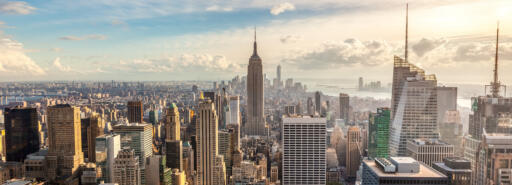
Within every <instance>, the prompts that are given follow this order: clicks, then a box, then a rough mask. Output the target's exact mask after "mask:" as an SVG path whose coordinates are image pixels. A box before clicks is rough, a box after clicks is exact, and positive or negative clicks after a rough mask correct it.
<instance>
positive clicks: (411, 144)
mask: <svg viewBox="0 0 512 185" xmlns="http://www.w3.org/2000/svg"><path fill="white" fill-rule="evenodd" d="M407 155H408V156H409V157H412V158H413V159H416V160H417V161H421V162H423V163H425V164H426V165H428V166H430V167H432V165H433V164H434V163H436V162H442V161H443V159H444V158H446V157H453V156H454V153H453V145H450V144H448V143H445V142H443V141H440V140H435V139H430V140H425V139H413V140H409V141H408V142H407Z"/></svg>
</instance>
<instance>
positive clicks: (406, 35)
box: [405, 3, 409, 62]
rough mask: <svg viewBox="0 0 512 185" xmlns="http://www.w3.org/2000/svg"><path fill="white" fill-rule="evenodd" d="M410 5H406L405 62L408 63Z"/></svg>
mask: <svg viewBox="0 0 512 185" xmlns="http://www.w3.org/2000/svg"><path fill="white" fill-rule="evenodd" d="M408 43H409V3H407V4H406V5H405V61H406V62H407V61H408V52H409V45H408Z"/></svg>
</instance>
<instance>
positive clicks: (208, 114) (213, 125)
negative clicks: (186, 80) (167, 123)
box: [196, 99, 219, 185]
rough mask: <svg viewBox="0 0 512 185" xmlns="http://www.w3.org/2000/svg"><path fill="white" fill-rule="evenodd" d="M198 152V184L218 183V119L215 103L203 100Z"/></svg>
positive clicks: (200, 113) (199, 119)
mask: <svg viewBox="0 0 512 185" xmlns="http://www.w3.org/2000/svg"><path fill="white" fill-rule="evenodd" d="M197 116H198V117H197V121H196V153H197V155H196V156H197V159H196V162H197V179H196V183H197V185H216V184H215V182H214V179H219V178H218V177H215V176H216V175H218V174H219V173H216V171H215V170H216V169H218V168H216V167H217V166H218V165H217V164H216V159H217V157H218V154H219V145H218V143H219V137H218V119H217V113H216V111H215V106H214V103H213V102H212V101H211V100H208V99H206V100H203V101H201V102H200V103H199V105H198V107H197Z"/></svg>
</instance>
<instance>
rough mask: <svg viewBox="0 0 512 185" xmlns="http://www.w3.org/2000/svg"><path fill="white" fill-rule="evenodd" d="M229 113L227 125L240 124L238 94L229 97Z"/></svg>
mask: <svg viewBox="0 0 512 185" xmlns="http://www.w3.org/2000/svg"><path fill="white" fill-rule="evenodd" d="M227 115H228V116H227V122H226V124H227V125H230V124H231V125H240V98H239V97H238V96H231V97H229V110H228V113H227Z"/></svg>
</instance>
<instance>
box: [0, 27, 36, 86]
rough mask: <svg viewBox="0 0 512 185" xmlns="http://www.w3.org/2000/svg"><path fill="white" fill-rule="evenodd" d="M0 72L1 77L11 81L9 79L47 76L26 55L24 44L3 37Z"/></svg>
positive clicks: (0, 43)
mask: <svg viewBox="0 0 512 185" xmlns="http://www.w3.org/2000/svg"><path fill="white" fill-rule="evenodd" d="M0 71H1V74H2V75H1V76H3V77H4V79H6V80H9V79H8V78H9V77H20V76H23V77H26V76H40V75H44V74H46V72H45V71H44V70H43V69H42V68H41V67H40V66H39V65H38V64H37V63H36V62H34V61H33V60H32V59H31V58H30V57H28V56H27V55H26V54H25V51H24V49H23V44H21V43H19V42H17V41H15V40H12V39H10V38H5V37H4V38H2V37H1V35H0ZM5 77H6V78H5ZM10 80H15V79H10Z"/></svg>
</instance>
